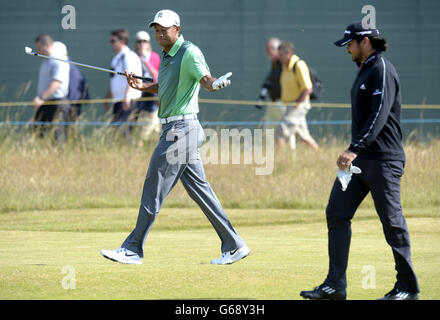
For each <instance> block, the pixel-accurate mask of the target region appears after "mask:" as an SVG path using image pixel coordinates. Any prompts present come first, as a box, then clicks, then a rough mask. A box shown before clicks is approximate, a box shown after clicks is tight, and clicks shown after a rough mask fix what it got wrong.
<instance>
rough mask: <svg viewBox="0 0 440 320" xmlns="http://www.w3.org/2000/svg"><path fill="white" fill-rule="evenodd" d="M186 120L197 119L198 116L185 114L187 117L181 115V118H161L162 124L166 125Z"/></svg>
mask: <svg viewBox="0 0 440 320" xmlns="http://www.w3.org/2000/svg"><path fill="white" fill-rule="evenodd" d="M185 119H197V114H195V113H191V114H185V115H181V116H173V117H169V118H161V119H160V123H161V124H166V123H170V122H172V121H178V120H185Z"/></svg>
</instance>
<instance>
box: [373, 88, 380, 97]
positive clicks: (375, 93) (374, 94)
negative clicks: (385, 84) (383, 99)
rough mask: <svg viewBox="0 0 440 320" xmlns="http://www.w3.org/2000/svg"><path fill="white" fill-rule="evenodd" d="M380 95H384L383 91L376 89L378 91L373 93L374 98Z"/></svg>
mask: <svg viewBox="0 0 440 320" xmlns="http://www.w3.org/2000/svg"><path fill="white" fill-rule="evenodd" d="M378 94H382V91H380V90H379V89H376V90H375V91H374V92H373V96H377V95H378Z"/></svg>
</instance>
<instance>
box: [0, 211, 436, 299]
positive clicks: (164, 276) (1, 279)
mask: <svg viewBox="0 0 440 320" xmlns="http://www.w3.org/2000/svg"><path fill="white" fill-rule="evenodd" d="M136 211H137V210H136V209H133V208H127V209H105V210H102V209H90V210H86V209H83V210H58V211H33V212H21V213H4V214H1V215H0V226H1V227H0V237H1V239H2V241H1V242H0V299H269V300H273V299H281V300H292V299H300V297H299V291H300V290H303V289H310V288H312V287H313V286H315V285H318V284H319V283H320V281H322V280H323V278H324V277H325V275H326V272H327V265H328V258H327V249H326V248H327V230H326V225H325V220H324V216H323V212H322V210H292V209H290V210H273V209H272V210H270V209H268V210H254V209H252V210H248V209H231V210H228V215H229V217H230V218H231V220H232V222H233V223H234V225H235V226H236V229H237V230H238V232H239V233H240V234H241V235H242V236H243V238H244V239H245V240H246V241H247V244H248V246H249V247H250V248H251V250H252V253H251V255H250V256H249V257H247V258H246V259H244V260H242V261H240V262H238V263H236V264H233V265H229V266H214V265H211V264H209V261H210V259H212V258H215V257H217V256H218V255H219V254H220V249H219V245H220V243H219V240H218V238H217V235H216V234H215V232H214V231H213V229H212V228H211V227H210V225H209V222H208V221H207V219H206V218H205V217H203V213H202V212H201V211H200V210H199V209H196V208H185V209H173V208H171V209H163V210H162V212H161V213H160V215H159V217H158V219H157V221H156V224H155V225H154V227H153V229H152V231H151V233H150V235H149V237H148V239H147V242H146V252H145V258H144V259H143V264H142V265H140V266H130V265H122V264H118V263H114V262H111V261H109V260H106V259H104V258H102V257H101V255H100V254H99V251H100V250H101V249H102V248H108V249H113V248H116V247H117V246H119V245H120V243H121V242H122V241H123V240H124V239H125V237H126V236H127V234H128V232H130V231H131V228H132V226H133V224H134V223H135V219H136V215H137V212H136ZM406 215H407V222H408V226H409V229H410V231H411V240H412V246H413V263H414V266H415V269H416V271H417V273H418V276H419V281H420V286H421V289H422V293H421V295H420V298H421V299H439V298H440V289H439V288H438V283H439V280H440V270H439V268H438V266H439V265H440V245H439V243H440V234H439V232H438V230H439V229H440V216H439V214H438V211H437V210H436V209H435V208H433V209H430V208H427V209H423V210H418V209H417V210H415V209H410V210H406ZM66 266H69V267H70V268H72V267H73V269H71V270H74V272H75V280H76V282H75V289H64V288H63V285H62V281H63V278H64V277H66V276H67V275H68V274H67V273H62V271H63V268H65V267H66ZM371 268H373V269H371ZM371 270H374V271H373V272H375V278H374V279H375V288H369V289H367V288H365V285H364V288H363V281H364V283H365V281H366V279H370V280H371V279H372V278H371V276H372V274H371ZM366 272H367V273H366ZM368 276H370V277H369V278H366V277H368ZM394 277H395V272H394V262H393V258H392V254H391V250H390V249H389V247H388V246H387V244H386V242H385V240H384V237H383V234H382V230H381V225H380V222H379V221H378V219H377V217H376V215H375V213H374V211H373V210H371V209H361V210H359V212H358V213H357V215H356V216H355V218H354V220H353V239H352V246H351V255H350V262H349V269H348V294H349V295H348V298H349V299H375V298H378V297H380V296H382V295H383V294H384V293H386V292H387V291H388V290H390V289H391V288H392V286H393V284H394V281H395V278H394ZM68 283H71V282H68ZM366 283H367V285H370V286H371V285H374V283H372V282H371V281H369V282H366Z"/></svg>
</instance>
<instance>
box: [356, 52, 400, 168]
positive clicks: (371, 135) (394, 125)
mask: <svg viewBox="0 0 440 320" xmlns="http://www.w3.org/2000/svg"><path fill="white" fill-rule="evenodd" d="M351 113H352V124H351V134H352V142H351V144H350V146H349V148H348V149H349V150H350V151H352V152H354V153H356V154H357V155H358V158H363V159H377V160H401V161H405V152H404V150H403V147H402V142H401V141H402V130H401V128H400V113H401V99H400V81H399V77H398V75H397V73H396V70H395V68H394V66H393V65H392V64H391V63H390V62H389V61H388V60H387V59H385V58H384V57H383V55H382V54H381V53H380V52H375V53H373V54H372V55H371V56H370V57H369V58H368V59H367V60H365V61H364V63H362V64H361V66H360V69H359V73H358V75H357V77H356V80H355V81H354V83H353V87H352V88H351Z"/></svg>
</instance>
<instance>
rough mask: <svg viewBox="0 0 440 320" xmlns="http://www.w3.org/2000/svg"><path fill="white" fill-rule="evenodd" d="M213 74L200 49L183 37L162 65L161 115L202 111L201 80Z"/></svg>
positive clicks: (160, 83) (163, 116) (163, 58)
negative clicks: (200, 100)
mask: <svg viewBox="0 0 440 320" xmlns="http://www.w3.org/2000/svg"><path fill="white" fill-rule="evenodd" d="M207 75H210V72H209V67H208V65H207V64H206V62H205V58H204V57H203V54H202V52H201V51H200V49H199V48H198V47H197V46H196V45H194V44H192V43H191V42H189V41H185V40H184V39H183V36H179V38H178V39H177V41H176V42H175V43H174V45H173V46H172V48H171V50H170V51H169V52H168V53H165V52H163V53H162V60H161V62H160V67H159V80H158V82H159V93H158V98H159V113H158V116H159V118H168V117H172V116H178V115H184V114H190V113H198V112H199V103H198V95H199V89H200V80H201V79H202V78H203V77H204V76H207Z"/></svg>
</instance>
